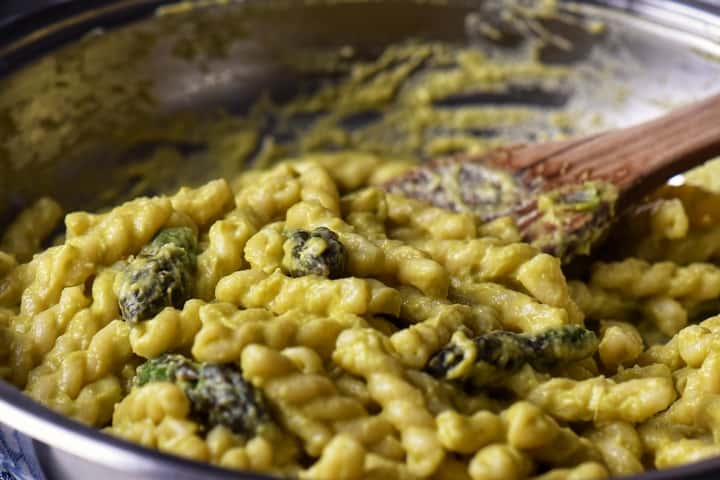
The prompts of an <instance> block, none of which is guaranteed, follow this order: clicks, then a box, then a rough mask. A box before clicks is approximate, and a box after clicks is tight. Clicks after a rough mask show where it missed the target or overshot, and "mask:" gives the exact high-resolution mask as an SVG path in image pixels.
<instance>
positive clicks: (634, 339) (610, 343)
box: [598, 322, 645, 372]
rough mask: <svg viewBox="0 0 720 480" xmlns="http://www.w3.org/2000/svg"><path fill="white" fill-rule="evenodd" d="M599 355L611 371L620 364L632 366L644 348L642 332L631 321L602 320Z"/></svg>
mask: <svg viewBox="0 0 720 480" xmlns="http://www.w3.org/2000/svg"><path fill="white" fill-rule="evenodd" d="M600 335H601V337H600V344H599V345H598V355H599V357H600V361H601V362H602V364H603V365H604V366H605V368H606V369H607V370H609V371H611V372H614V371H616V370H617V368H618V367H619V366H621V365H622V366H630V365H632V364H634V362H635V360H637V358H638V357H639V356H640V354H641V353H642V352H643V350H644V348H645V347H644V344H643V340H642V337H641V336H640V333H639V332H638V331H637V329H636V328H635V327H634V326H632V325H631V324H629V323H625V322H602V324H601V327H600Z"/></svg>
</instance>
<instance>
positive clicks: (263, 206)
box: [0, 152, 720, 480]
mask: <svg viewBox="0 0 720 480" xmlns="http://www.w3.org/2000/svg"><path fill="white" fill-rule="evenodd" d="M405 169H407V163H405V162H400V161H386V160H384V159H382V158H381V157H379V156H376V155H371V154H365V153H359V152H336V153H327V154H312V155H307V156H303V157H301V158H297V159H289V160H287V161H284V162H282V163H280V164H278V165H275V166H274V167H272V168H271V169H269V170H266V171H258V172H248V173H245V174H244V175H243V176H241V177H240V178H238V179H236V180H235V181H233V182H231V183H227V182H225V181H222V180H218V181H213V182H210V183H208V184H207V185H205V186H201V187H199V188H196V189H190V188H182V189H181V190H179V191H178V192H177V193H175V194H174V195H170V196H158V197H153V198H139V199H136V200H133V201H130V202H128V203H125V204H123V205H120V206H118V207H115V208H114V209H111V210H108V211H106V212H104V213H88V212H71V213H69V214H67V215H66V216H65V238H64V241H63V242H61V243H59V244H57V245H55V246H52V247H50V248H48V249H46V250H44V251H37V250H38V249H39V248H40V247H39V246H40V244H41V242H42V241H44V239H45V238H46V237H47V236H48V235H49V234H50V233H51V232H52V231H53V230H54V224H55V223H56V222H58V221H59V217H60V210H59V207H58V206H57V204H55V203H54V202H53V201H51V200H49V199H42V200H40V201H38V202H37V203H36V204H34V205H32V206H31V207H30V208H29V209H28V210H26V211H25V212H23V213H21V214H20V215H19V217H18V219H17V220H16V221H15V223H13V224H12V225H11V226H10V227H9V228H8V229H7V231H6V233H5V235H4V236H3V237H2V241H0V338H2V340H3V342H2V344H1V348H0V374H1V375H2V377H3V378H4V379H6V380H9V381H11V382H12V383H14V384H15V385H16V386H17V387H18V388H21V389H23V390H24V391H25V392H26V393H27V394H28V395H30V396H31V397H33V398H35V399H37V400H39V401H41V402H43V403H44V404H46V405H47V406H49V407H50V408H52V409H54V410H57V411H59V412H62V413H64V414H66V415H69V416H71V417H73V418H75V419H77V420H80V421H82V422H85V423H87V424H89V425H93V426H95V427H98V428H102V429H103V430H104V431H105V432H107V433H109V434H112V435H116V436H120V437H123V438H126V439H129V440H131V441H134V442H137V443H139V444H141V445H144V446H146V447H150V448H156V449H159V450H162V451H165V452H168V453H172V454H175V455H180V456H183V457H186V458H191V459H195V460H199V461H203V462H209V463H212V464H215V465H220V466H224V467H228V468H233V469H249V470H253V471H259V472H269V473H272V474H276V475H281V476H283V475H286V476H293V477H296V478H301V479H308V480H315V479H320V480H322V479H341V480H343V479H345V480H355V479H366V478H367V479H408V480H410V479H412V480H418V479H423V478H438V479H470V480H492V479H518V480H520V479H526V478H535V479H542V480H555V479H569V480H572V479H578V480H579V479H604V478H607V477H608V476H610V475H629V474H635V473H639V472H642V471H644V470H645V469H646V468H648V467H650V468H665V467H670V466H674V465H679V464H683V463H687V462H692V461H696V460H698V459H702V458H707V457H710V456H716V455H720V446H718V445H720V443H718V442H720V380H719V379H720V319H719V317H709V318H703V317H707V315H703V313H702V312H703V311H706V310H704V309H707V308H708V305H710V304H711V302H714V301H718V300H720V270H718V267H717V266H716V265H715V264H713V263H711V260H712V258H711V257H712V256H711V255H709V256H707V258H702V259H700V261H695V260H693V261H691V262H678V261H675V260H676V259H675V258H674V257H672V255H671V257H672V258H671V259H670V260H663V259H660V258H653V257H652V256H651V255H645V256H643V255H639V256H638V257H631V258H615V259H606V260H603V261H598V262H595V264H594V266H593V268H592V274H591V275H590V277H589V278H588V279H587V281H584V280H582V279H578V278H575V279H566V277H565V274H564V272H563V269H562V267H561V263H560V261H559V260H558V259H557V258H555V257H553V256H551V255H549V254H546V253H542V252H540V251H538V250H537V249H536V248H534V247H532V246H530V245H528V244H526V243H523V242H522V241H521V239H520V236H519V234H518V230H517V227H516V226H515V225H514V224H513V223H512V220H510V219H507V218H501V219H496V220H493V221H492V222H487V223H480V222H478V221H476V220H475V218H474V217H473V216H471V215H470V214H467V213H453V212H449V211H446V210H443V209H440V208H436V207H432V206H429V205H426V204H424V203H422V202H420V201H417V200H411V199H408V198H405V197H402V196H400V195H397V194H389V193H386V192H385V191H384V190H383V189H382V188H380V187H379V185H380V183H381V182H382V181H384V180H386V179H387V178H389V176H392V175H393V174H396V173H397V172H401V171H405ZM663 202H664V203H663V204H662V205H661V206H660V207H658V208H657V209H655V210H653V211H652V214H651V217H650V218H648V219H647V232H644V233H643V235H650V236H653V238H662V239H664V240H663V241H667V242H675V243H674V245H679V244H680V243H681V242H690V243H692V242H696V240H697V238H696V237H693V235H696V234H698V235H699V234H700V233H698V232H699V230H698V218H699V214H698V212H697V211H696V210H695V209H697V208H698V207H697V205H694V204H692V205H691V204H688V197H687V195H686V196H679V197H678V198H665V199H664V200H663ZM703 228H705V229H706V230H707V228H710V227H708V226H707V225H706V226H705V227H703ZM180 231H182V232H184V233H183V235H186V236H187V238H190V237H192V239H193V241H192V242H189V241H188V242H186V243H182V242H181V241H180V240H178V238H179V237H174V236H173V235H176V234H177V232H180ZM701 233H702V232H701ZM702 234H703V235H705V233H702ZM706 237H707V236H706ZM706 237H703V238H706ZM158 238H163V241H162V242H160V241H158V240H157V239H158ZM707 238H709V237H707ZM703 241H705V240H703ZM191 244H192V245H191ZM195 244H196V245H195ZM648 245H649V244H648ZM643 248H644V249H645V250H644V251H645V252H646V253H647V252H648V251H649V248H650V247H648V246H647V245H646V246H645V247H643ZM678 248H679V247H678ZM706 251H710V250H708V249H706ZM142 262H146V263H142ZM130 265H144V267H143V268H141V269H135V270H132V271H131V269H130ZM128 272H131V273H128ZM132 272H135V273H132ZM148 272H149V273H148ZM153 275H155V276H153ZM171 277H172V278H186V277H187V278H191V279H192V282H191V284H189V287H188V288H186V289H183V288H181V289H179V290H178V291H175V290H171V289H170V288H169V287H167V288H166V285H165V284H161V283H159V284H158V285H159V288H160V291H162V292H165V294H164V296H163V295H160V297H158V298H155V297H153V299H149V298H144V297H143V295H142V294H136V295H135V297H133V298H134V299H135V300H134V301H137V302H143V301H147V302H150V301H152V302H156V304H153V305H152V306H153V309H151V310H148V311H152V312H153V313H152V314H151V315H150V316H149V318H145V319H142V320H137V321H135V320H134V321H132V322H131V321H129V320H128V321H125V316H124V314H123V311H122V309H121V308H120V306H119V302H120V301H119V297H120V295H121V289H120V286H119V285H120V280H119V279H123V281H124V282H126V283H127V282H130V283H129V284H127V285H126V284H124V283H123V284H122V285H124V286H123V288H124V289H125V290H122V292H126V291H132V292H136V293H137V292H141V293H142V292H144V291H147V286H148V285H151V284H152V282H162V281H166V280H163V279H167V278H171ZM128 279H129V280H128ZM163 288H165V290H163ZM165 297H168V298H165ZM170 297H172V298H170ZM573 342H574V343H573ZM581 347H582V348H581ZM582 349H585V350H587V351H588V353H586V354H582V355H580V354H578V353H577V352H579V351H581V350H582ZM573 353H575V354H573ZM438 372H442V374H438ZM460 372H466V373H464V374H462V375H461V374H460ZM467 372H471V373H467ZM472 372H474V373H472ZM488 372H493V373H492V374H488ZM498 372H499V373H498ZM463 375H464V376H463ZM473 375H474V376H473ZM481 379H482V380H483V381H482V382H481V381H480V380H481ZM218 392H224V393H222V394H221V393H218ZM223 395H230V397H227V398H232V399H233V400H232V402H228V401H227V400H224V401H223V400H221V399H222V398H224V397H223Z"/></svg>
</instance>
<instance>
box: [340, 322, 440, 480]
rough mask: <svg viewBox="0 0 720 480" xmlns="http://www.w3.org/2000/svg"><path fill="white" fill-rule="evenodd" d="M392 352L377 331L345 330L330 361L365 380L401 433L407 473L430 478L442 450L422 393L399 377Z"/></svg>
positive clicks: (386, 414)
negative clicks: (405, 454)
mask: <svg viewBox="0 0 720 480" xmlns="http://www.w3.org/2000/svg"><path fill="white" fill-rule="evenodd" d="M391 351H392V347H391V345H390V343H389V340H388V339H387V338H383V337H381V336H380V334H379V333H377V332H376V331H374V330H370V329H348V330H345V331H344V332H342V333H341V334H340V336H339V337H338V340H337V347H336V350H335V353H334V354H333V360H334V361H335V363H336V364H338V365H340V366H341V367H342V368H344V369H345V370H347V371H349V372H351V373H354V374H356V375H360V376H362V377H363V378H365V379H366V381H367V384H368V393H369V395H370V397H371V398H373V399H374V400H375V401H376V402H377V403H378V404H380V406H381V407H382V409H383V415H385V416H386V417H387V419H388V420H389V421H390V423H392V424H393V426H394V427H395V428H396V429H397V430H398V431H399V432H400V433H401V442H402V445H403V447H404V448H405V451H406V453H407V457H406V462H407V467H408V471H409V472H410V473H412V474H415V475H418V476H427V475H431V474H432V473H433V472H435V471H436V470H437V469H438V467H439V466H440V464H441V463H442V461H443V460H444V458H445V450H444V449H443V448H442V444H441V443H440V440H439V438H438V434H437V430H436V429H437V427H436V423H435V419H434V418H433V416H432V415H431V413H430V412H429V411H428V410H427V409H426V408H425V402H424V399H423V395H422V393H421V392H420V391H419V390H418V389H417V388H415V387H414V386H413V385H411V384H410V383H408V382H407V381H406V380H404V379H403V378H402V374H401V372H402V366H401V364H400V362H399V360H398V359H397V358H395V357H394V356H392V355H391V354H390V352H391ZM408 412H412V415H408Z"/></svg>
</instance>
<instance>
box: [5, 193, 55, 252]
mask: <svg viewBox="0 0 720 480" xmlns="http://www.w3.org/2000/svg"><path fill="white" fill-rule="evenodd" d="M62 213H63V212H62V207H60V205H59V204H58V203H57V202H56V201H55V200H53V199H51V198H48V197H43V198H40V199H38V200H37V201H35V203H33V204H32V205H30V206H29V207H28V208H26V209H25V210H23V211H22V212H21V213H20V215H18V216H17V218H16V219H15V220H14V221H13V223H12V224H10V226H9V227H7V229H6V230H5V233H4V234H3V235H2V237H1V238H0V250H2V251H4V252H5V253H8V254H11V255H12V256H13V257H15V260H17V261H18V262H21V263H24V262H27V261H28V260H30V259H31V258H32V256H33V254H34V253H35V252H37V251H38V249H39V248H40V245H41V244H42V242H43V241H44V240H45V239H46V238H47V237H48V236H49V235H50V234H51V233H52V231H53V230H54V229H55V227H56V226H57V224H58V223H59V222H60V219H61V218H62Z"/></svg>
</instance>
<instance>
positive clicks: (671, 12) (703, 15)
mask: <svg viewBox="0 0 720 480" xmlns="http://www.w3.org/2000/svg"><path fill="white" fill-rule="evenodd" d="M167 3H169V2H167V1H160V0H121V1H87V2H85V1H74V2H62V3H61V4H60V5H56V6H54V7H52V8H50V9H48V10H46V11H44V12H41V13H40V14H36V15H32V16H29V17H23V18H16V19H13V20H12V21H10V22H8V21H4V22H3V21H0V75H2V78H0V225H2V223H3V222H4V221H7V220H8V219H9V218H11V217H12V215H14V214H15V213H16V212H17V211H18V209H19V208H21V207H22V206H23V205H25V204H27V203H28V202H29V201H31V200H32V199H34V198H36V197H38V196H39V195H48V194H49V195H52V196H54V197H56V198H58V199H59V200H60V201H61V202H62V203H63V205H64V206H65V207H66V208H68V209H75V208H81V209H93V208H99V207H102V206H103V205H105V204H108V203H111V202H117V201H120V200H122V199H123V198H125V197H126V196H127V195H129V194H130V193H137V189H135V188H134V187H135V186H136V184H137V181H138V179H137V178H133V177H127V175H126V174H125V169H123V168H122V167H123V166H124V165H126V164H127V162H129V161H132V159H133V158H135V157H137V156H138V154H139V153H142V152H143V151H144V150H147V149H148V148H151V147H153V146H157V145H158V144H163V143H167V144H172V145H174V146H176V147H179V148H181V149H185V150H187V151H195V150H197V149H201V148H202V147H203V145H202V144H201V142H200V141H199V140H197V139H196V138H195V136H193V133H192V132H193V129H194V128H200V127H199V126H200V125H203V121H204V120H205V119H207V118H209V116H212V113H213V112H214V111H215V109H217V108H218V107H222V108H224V109H228V110H230V111H239V110H242V109H243V108H245V107H246V106H247V105H248V104H249V103H250V102H251V101H252V99H254V98H256V97H257V96H258V95H259V94H260V92H261V91H263V90H264V89H268V88H269V89H270V90H272V91H275V92H281V94H282V92H291V91H293V89H295V87H296V86H297V85H299V84H304V83H307V81H308V79H317V78H318V72H307V71H305V70H303V69H299V68H298V64H297V63H296V62H293V60H292V59H293V58H296V57H298V56H302V55H307V53H308V52H315V53H318V52H330V51H334V50H337V49H339V48H341V47H343V46H345V45H352V46H353V47H354V49H355V51H357V52H358V55H361V56H372V55H375V54H377V53H378V52H379V51H381V50H382V48H383V47H384V46H386V45H388V44H390V43H393V42H396V41H401V40H404V39H407V38H410V37H424V38H429V39H435V40H445V41H449V42H458V43H463V44H464V43H466V42H468V41H471V40H472V41H475V40H477V39H475V38H474V36H473V32H472V31H471V29H470V28H469V23H471V22H468V18H469V15H471V14H477V12H480V13H481V15H492V14H493V11H492V8H494V6H493V4H497V2H490V0H488V1H485V2H483V1H481V0H477V1H469V0H468V1H453V0H449V1H447V2H433V1H413V0H394V1H390V0H388V1H386V2H360V1H342V2H337V1H335V2H333V1H328V2H324V1H313V2H308V3H307V4H301V3H299V2H293V1H292V0H286V1H284V2H259V1H246V2H230V4H227V2H219V3H226V4H224V5H220V4H217V5H206V6H202V7H200V6H198V7H196V8H194V9H192V10H191V11H189V12H185V13H177V14H173V15H167V16H154V15H153V13H154V12H155V9H156V8H157V7H158V6H160V5H163V4H167ZM495 6H496V5H495ZM581 7H582V9H584V10H587V11H589V12H591V13H592V15H593V16H595V17H598V18H601V19H603V20H605V21H606V22H607V24H608V26H609V31H608V34H605V35H602V36H599V37H592V36H587V35H582V34H581V33H579V32H577V31H575V32H573V31H566V32H565V33H567V34H568V35H573V36H574V37H573V41H574V42H575V44H576V47H577V48H576V49H574V50H573V52H572V53H570V54H567V53H563V52H562V51H558V50H553V49H552V48H550V49H548V50H546V51H544V52H543V55H546V56H547V59H548V60H549V61H553V62H557V63H562V64H565V65H568V66H570V67H571V68H576V69H582V68H587V67H589V66H593V64H594V62H597V61H598V58H600V57H598V55H596V53H597V52H601V53H604V55H601V57H602V58H605V59H608V58H610V59H615V60H616V61H615V62H612V65H605V67H610V68H608V76H607V82H608V83H611V84H613V83H615V84H622V85H623V86H624V88H625V90H626V94H627V95H626V97H625V100H624V101H610V100H609V99H608V98H607V97H606V96H605V97H603V95H600V94H599V92H598V90H597V87H598V86H597V84H593V83H592V82H587V83H583V82H582V81H581V82H578V83H576V84H574V85H572V88H571V89H570V93H569V97H568V99H566V100H567V102H568V103H569V104H572V105H573V107H574V108H575V109H580V110H583V109H584V111H585V112H586V115H585V117H586V120H588V121H587V122H582V121H581V122H579V123H578V126H579V129H580V130H589V129H593V128H600V127H601V126H602V127H607V126H622V125H626V124H630V123H634V122H636V121H639V120H642V119H645V118H648V117H650V116H653V115H656V114H658V113H660V112H661V111H662V110H663V109H664V108H666V107H667V106H669V105H670V104H671V103H681V102H684V101H687V100H689V99H693V98H697V97H702V96H705V95H708V94H710V93H714V92H715V91H716V90H718V89H720V82H718V81H717V79H718V78H720V64H719V63H717V62H716V61H715V59H716V58H720V7H718V6H713V5H712V4H710V3H701V2H688V1H684V2H680V1H670V0H666V1H664V0H595V1H587V2H581ZM552 28H560V29H566V30H567V29H568V28H569V27H567V26H563V25H554V26H552ZM61 44H62V46H59V45H61ZM540 97H542V94H540ZM528 101H530V102H533V101H537V102H539V103H540V104H542V102H543V99H542V98H538V99H530V100H528ZM595 114H602V116H603V118H604V121H605V122H604V124H603V125H596V124H594V123H592V122H590V121H589V120H590V119H591V117H593V116H594V115H595ZM179 128H180V130H181V132H182V135H178V134H177V132H178V129H179ZM199 142H200V143H199ZM189 158H193V157H192V155H190V157H189ZM223 168H224V167H223V166H221V165H219V164H214V163H212V162H209V163H208V162H197V161H192V160H188V161H184V162H178V163H177V164H176V165H174V166H173V168H172V169H170V170H169V171H168V172H167V173H166V174H159V175H157V178H156V182H155V183H154V185H153V188H154V189H156V190H164V189H168V188H173V187H174V186H175V184H176V183H177V181H178V179H180V178H182V179H192V181H194V182H195V183H199V182H201V181H204V180H206V179H209V178H211V177H214V176H217V175H220V174H227V173H228V172H227V171H226V170H223ZM108 190H109V191H110V193H109V194H108ZM145 193H148V192H147V191H145ZM0 422H1V423H4V424H6V425H9V426H11V427H13V428H15V429H17V430H19V431H21V432H24V433H26V434H28V435H30V436H31V437H32V438H33V439H34V442H35V446H36V448H37V451H38V454H39V457H40V460H41V463H42V466H43V469H44V470H45V472H46V474H47V476H48V478H50V479H79V478H102V479H104V480H111V479H120V478H123V479H124V478H137V479H145V478H147V479H165V478H167V479H173V480H180V479H188V480H191V479H230V478H233V479H238V478H247V479H252V478H262V477H260V476H258V475H253V474H250V473H241V472H236V471H230V470H225V469H222V468H216V467H211V466H208V465H204V464H200V463H197V462H193V461H188V460H183V459H180V458H177V457H174V456H169V455H165V454H162V453H159V452H156V451H151V450H147V449H145V448H142V447H139V446H136V445H133V444H130V443H127V442H125V441H122V440H119V439H116V438H113V437H110V436H108V435H105V434H103V433H101V432H99V431H97V430H94V429H91V428H88V427H85V426H83V425H80V424H78V423H76V422H74V421H72V420H69V419H67V418H65V417H62V416H60V415H57V414H55V413H53V412H51V411H49V410H47V409H45V408H44V407H42V406H41V405H39V404H37V403H35V402H33V401H32V400H30V399H29V398H27V397H25V396H24V395H23V394H21V393H20V392H19V391H17V390H16V389H15V388H14V387H12V386H10V385H8V384H6V383H4V382H0ZM719 475H720V458H718V459H713V460H708V461H705V462H701V463H698V464H694V465H689V466H686V467H682V468H678V469H673V470H666V471H660V472H651V473H648V474H646V475H643V476H641V477H638V478H643V479H646V480H651V479H653V480H660V479H671V478H685V479H691V478H692V479H701V478H708V479H709V478H717V477H718V476H719Z"/></svg>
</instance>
